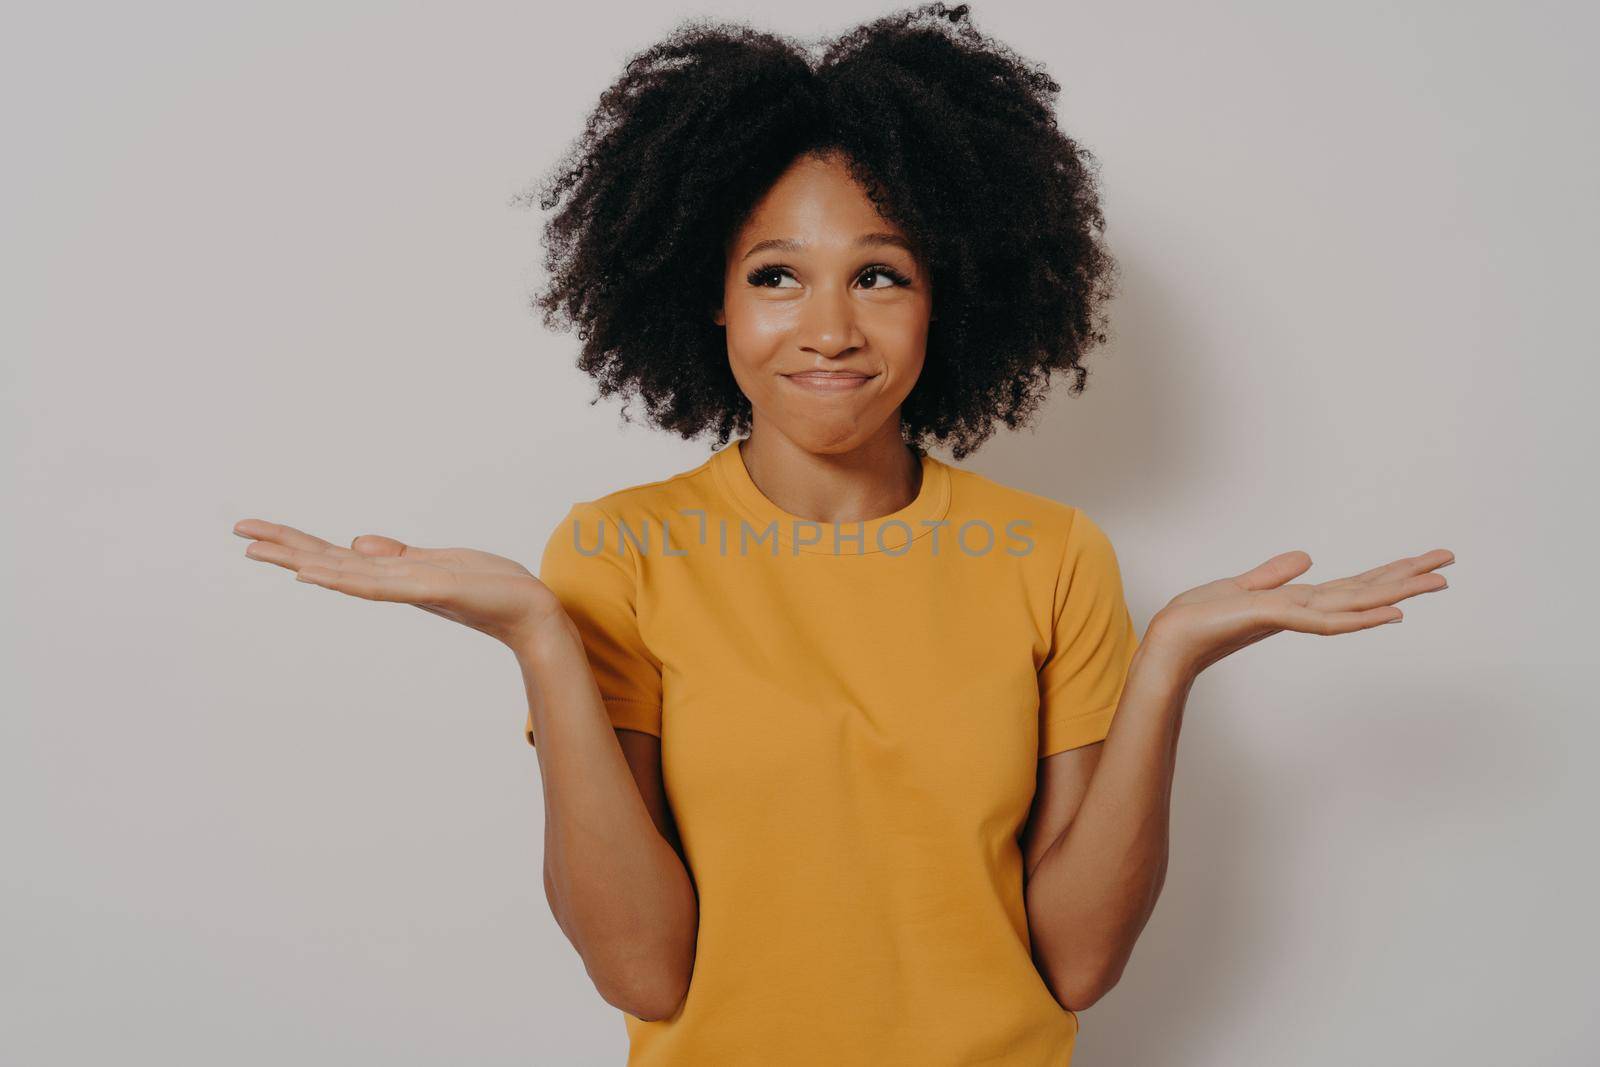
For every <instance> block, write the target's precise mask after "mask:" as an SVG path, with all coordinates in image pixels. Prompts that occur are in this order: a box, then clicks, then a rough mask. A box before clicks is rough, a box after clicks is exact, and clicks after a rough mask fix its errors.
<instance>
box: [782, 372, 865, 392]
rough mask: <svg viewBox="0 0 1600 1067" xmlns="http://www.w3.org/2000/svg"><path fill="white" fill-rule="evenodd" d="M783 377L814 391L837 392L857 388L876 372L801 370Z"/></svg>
mask: <svg viewBox="0 0 1600 1067" xmlns="http://www.w3.org/2000/svg"><path fill="white" fill-rule="evenodd" d="M784 377H785V378H787V379H789V380H790V381H791V382H794V383H795V384H796V385H798V386H800V387H802V388H805V389H810V390H813V391H816V392H839V391H841V390H849V389H859V388H860V387H861V386H862V385H864V384H865V383H867V382H870V381H871V380H872V379H874V378H876V377H877V375H876V374H855V373H852V372H848V371H846V372H833V373H829V372H826V371H803V372H801V373H799V374H785V375H784Z"/></svg>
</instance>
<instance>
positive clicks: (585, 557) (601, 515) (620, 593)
mask: <svg viewBox="0 0 1600 1067" xmlns="http://www.w3.org/2000/svg"><path fill="white" fill-rule="evenodd" d="M637 573H638V568H637V561H636V558H635V555H634V550H633V547H632V546H631V545H628V544H626V543H625V541H624V539H623V537H622V535H621V530H620V528H619V526H618V524H617V523H616V521H615V520H613V519H612V518H611V517H610V516H609V515H608V514H607V513H606V512H604V511H602V510H601V509H600V508H599V507H597V506H595V505H594V504H586V503H580V504H574V505H573V506H572V508H571V509H570V510H569V511H568V512H567V516H566V518H564V519H562V520H561V525H559V526H558V527H557V528H556V530H555V532H554V533H552V534H551V535H550V540H549V541H548V542H547V543H546V545H545V549H544V556H543V558H542V559H541V561H540V564H539V580H540V581H541V582H543V583H544V584H545V585H547V586H549V588H550V590H551V592H553V593H555V594H556V597H557V598H558V599H559V600H560V601H561V606H562V607H563V608H564V609H565V610H566V613H567V615H568V617H569V618H571V619H572V622H573V624H574V625H575V626H576V627H577V628H578V633H579V635H580V636H581V637H582V639H583V650H584V652H585V654H587V656H588V658H589V668H590V670H592V671H593V672H594V678H595V682H596V684H597V685H598V686H599V689H600V698H601V700H602V701H604V703H605V706H606V713H607V715H608V716H609V717H610V719H611V723H612V725H613V726H615V727H617V728H619V729H628V730H641V731H643V732H644V733H647V734H655V735H656V736H657V737H660V736H661V662H660V660H658V659H656V657H655V656H654V655H652V654H651V652H650V650H649V648H647V647H646V646H645V643H644V639H643V638H642V637H641V635H640V631H639V616H638V611H637V604H638V584H637ZM524 733H525V734H526V736H527V740H528V744H530V745H532V744H534V740H533V712H532V710H531V709H530V710H529V712H528V720H527V725H526V727H525V728H524Z"/></svg>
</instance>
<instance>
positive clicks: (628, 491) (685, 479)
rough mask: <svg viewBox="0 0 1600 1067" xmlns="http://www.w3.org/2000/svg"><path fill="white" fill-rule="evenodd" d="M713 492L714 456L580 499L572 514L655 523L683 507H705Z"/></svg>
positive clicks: (617, 520)
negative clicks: (670, 473) (645, 480)
mask: <svg viewBox="0 0 1600 1067" xmlns="http://www.w3.org/2000/svg"><path fill="white" fill-rule="evenodd" d="M711 494H712V486H711V459H710V457H708V458H706V459H705V460H702V461H701V462H700V463H698V464H696V465H695V466H693V467H690V468H689V469H688V470H683V471H679V472H678V473H677V474H673V475H669V476H667V477H665V478H657V479H655V480H654V481H648V482H640V483H638V484H637V485H629V486H624V487H623V488H621V489H613V490H611V491H610V492H607V493H603V494H601V495H600V496H597V497H593V498H591V499H588V500H580V501H578V502H577V503H574V504H573V505H572V513H573V514H574V515H576V516H588V517H591V518H593V519H603V520H609V521H611V522H614V523H628V524H634V525H637V524H640V523H644V522H651V523H654V522H655V521H657V520H658V519H662V518H666V517H672V516H675V515H676V514H677V513H678V512H679V511H681V510H683V509H693V508H696V507H705V506H706V505H707V503H708V502H709V501H710V499H711Z"/></svg>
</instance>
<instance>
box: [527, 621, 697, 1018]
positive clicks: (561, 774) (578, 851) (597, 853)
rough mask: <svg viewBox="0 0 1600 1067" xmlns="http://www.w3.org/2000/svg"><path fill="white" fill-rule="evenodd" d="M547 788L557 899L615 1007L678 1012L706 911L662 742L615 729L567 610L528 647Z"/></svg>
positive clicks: (552, 886)
mask: <svg viewBox="0 0 1600 1067" xmlns="http://www.w3.org/2000/svg"><path fill="white" fill-rule="evenodd" d="M515 651H516V655H517V661H518V663H519V664H520V665H521V667H522V675H523V681H524V685H525V688H526V689H527V694H528V706H529V709H530V710H531V712H532V720H533V730H534V736H535V739H536V744H535V746H534V751H535V752H536V753H537V754H538V757H539V770H540V776H541V779H542V781H543V785H544V811H545V823H544V871H545V893H546V896H547V897H548V898H549V900H550V907H551V910H552V912H553V913H554V914H555V918H556V922H557V924H558V925H559V926H560V927H561V930H562V932H563V933H564V934H566V936H567V939H568V940H569V941H571V942H572V945H573V947H574V948H576V949H577V950H578V955H579V956H580V957H582V959H583V963H584V968H585V969H586V970H587V971H588V973H589V977H590V978H591V979H592V980H593V981H594V984H595V988H596V989H597V990H598V991H599V993H600V995H601V996H602V997H604V998H605V1000H606V1001H607V1003H609V1004H612V1005H613V1006H615V1007H617V1008H620V1009H621V1010H623V1011H625V1012H627V1013H629V1014H630V1015H634V1016H636V1017H638V1018H641V1019H663V1018H667V1017H669V1016H671V1015H672V1014H674V1013H675V1012H676V1011H677V1009H678V1006H679V1004H680V1003H682V1000H683V997H684V994H685V993H686V992H687V990H688V987H689V976H690V973H691V972H692V970H693V966H694V946H695V933H696V929H697V927H698V924H699V904H698V901H697V899H696V896H695V889H694V884H693V880H692V879H691V878H690V875H689V872H688V869H687V867H686V865H685V864H684V861H683V859H682V857H681V856H680V855H679V852H678V846H677V831H676V827H675V826H674V825H673V823H672V819H671V814H670V811H669V809H668V808H667V805H666V797H665V793H664V791H663V789H662V785H661V756H660V753H661V748H660V741H659V740H658V739H657V738H654V737H652V736H650V735H648V734H641V733H639V732H637V731H631V730H613V728H612V726H611V722H610V719H609V718H608V717H607V715H606V711H605V705H604V704H603V703H602V701H601V699H600V691H599V688H598V686H597V685H596V684H595V679H594V674H593V673H592V672H591V671H590V669H589V662H588V659H587V658H586V657H585V655H584V650H583V644H582V641H581V640H580V638H579V636H578V631H577V629H576V627H574V626H573V624H572V622H571V620H570V619H568V618H567V617H566V616H565V615H564V614H563V615H559V616H557V617H556V618H555V619H554V620H552V622H551V624H550V625H549V626H546V627H544V628H542V629H541V630H540V631H539V632H537V633H536V634H533V635H531V636H530V637H529V638H528V639H527V640H526V641H524V642H521V643H519V645H518V646H517V648H516V649H515Z"/></svg>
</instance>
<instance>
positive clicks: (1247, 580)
mask: <svg viewBox="0 0 1600 1067" xmlns="http://www.w3.org/2000/svg"><path fill="white" fill-rule="evenodd" d="M1310 569H1311V557H1310V556H1309V555H1308V554H1307V553H1305V552H1302V551H1300V550H1299V549H1296V550H1295V551H1293V552H1280V553H1278V554H1277V555H1276V556H1273V557H1272V558H1271V559H1269V560H1267V561H1266V562H1265V563H1263V564H1261V566H1259V567H1256V568H1254V569H1252V570H1248V571H1245V572H1244V573H1243V574H1241V575H1239V576H1238V577H1236V578H1234V579H1233V581H1234V582H1236V583H1237V584H1238V585H1239V586H1241V587H1242V588H1244V589H1250V590H1257V589H1276V588H1278V586H1280V585H1282V584H1283V583H1284V582H1287V581H1288V580H1289V579H1291V578H1295V577H1298V576H1299V575H1302V574H1304V573H1305V572H1306V571H1308V570H1310Z"/></svg>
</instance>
